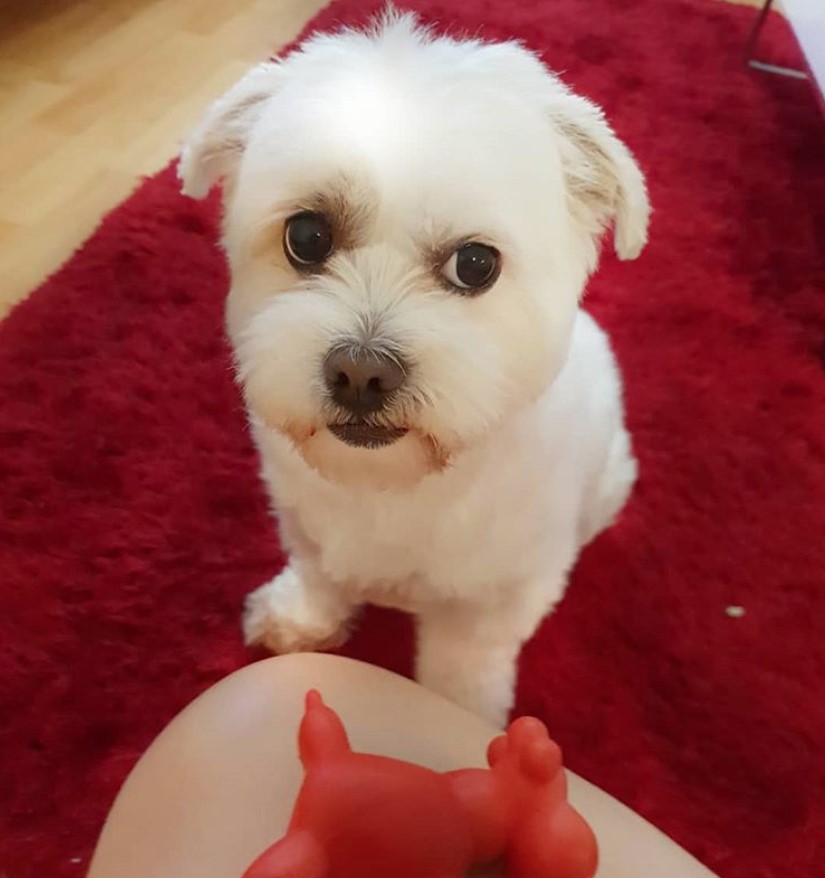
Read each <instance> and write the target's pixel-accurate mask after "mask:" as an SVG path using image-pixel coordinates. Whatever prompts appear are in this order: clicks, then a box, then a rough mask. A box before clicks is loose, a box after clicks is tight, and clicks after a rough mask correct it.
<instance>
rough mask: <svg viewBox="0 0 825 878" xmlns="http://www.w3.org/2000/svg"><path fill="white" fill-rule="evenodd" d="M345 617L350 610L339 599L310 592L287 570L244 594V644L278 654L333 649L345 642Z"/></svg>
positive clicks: (289, 569)
mask: <svg viewBox="0 0 825 878" xmlns="http://www.w3.org/2000/svg"><path fill="white" fill-rule="evenodd" d="M348 617H349V607H348V606H346V605H345V604H344V603H343V602H342V601H340V599H337V598H336V596H334V595H332V594H326V593H324V594H323V595H322V594H315V593H312V592H309V591H308V590H307V589H306V588H305V587H304V584H303V582H302V581H301V578H300V576H299V575H298V574H297V573H296V572H295V570H294V569H293V568H292V567H287V568H286V569H285V570H284V571H283V572H282V573H280V574H279V575H278V576H276V577H275V579H273V580H272V581H271V582H268V583H267V584H266V585H262V586H261V587H260V588H258V589H256V590H255V591H253V592H250V593H249V594H248V595H247V597H246V601H245V604H244V614H243V633H244V641H245V642H246V645H247V646H265V647H266V648H267V649H270V650H272V652H277V653H286V652H305V651H310V650H318V649H333V648H335V647H336V646H340V645H341V644H342V643H344V642H345V641H346V639H347V634H348V632H347V630H346V622H347V619H348Z"/></svg>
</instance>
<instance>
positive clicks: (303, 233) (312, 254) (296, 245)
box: [284, 210, 333, 268]
mask: <svg viewBox="0 0 825 878" xmlns="http://www.w3.org/2000/svg"><path fill="white" fill-rule="evenodd" d="M332 246H333V242H332V228H331V227H330V224H329V221H328V220H327V218H326V217H325V216H324V215H323V214H321V213H315V212H314V211H309V210H305V211H302V212H301V213H296V214H295V216H291V217H290V218H289V219H288V220H287V222H286V228H285V229H284V251H285V252H286V256H287V259H289V261H290V262H291V263H292V264H293V265H294V266H295V267H296V268H307V267H308V266H311V265H320V263H322V262H323V261H324V260H325V259H326V258H327V257H328V256H329V255H330V253H332Z"/></svg>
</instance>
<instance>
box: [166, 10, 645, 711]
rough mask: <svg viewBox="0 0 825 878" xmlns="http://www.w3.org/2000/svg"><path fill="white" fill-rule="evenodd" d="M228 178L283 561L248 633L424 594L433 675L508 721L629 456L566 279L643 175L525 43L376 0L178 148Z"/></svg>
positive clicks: (428, 678) (410, 605)
mask: <svg viewBox="0 0 825 878" xmlns="http://www.w3.org/2000/svg"><path fill="white" fill-rule="evenodd" d="M180 175H181V179H182V181H183V187H184V191H185V192H186V193H188V194H190V195H192V196H194V197H201V196H203V195H204V194H205V193H206V192H207V191H208V190H209V189H210V188H211V187H212V186H213V185H214V184H216V183H217V182H219V181H221V180H222V181H223V186H224V196H225V236H224V244H225V247H226V251H227V254H228V257H229V262H230V267H231V273H232V289H231V292H230V295H229V300H228V308H227V320H228V328H229V333H230V337H231V340H232V343H233V345H234V348H235V352H236V357H237V367H238V375H239V380H240V383H241V385H242V387H243V390H244V394H245V398H246V401H247V405H248V408H249V412H250V416H251V420H252V424H253V429H254V434H255V438H256V441H257V443H258V446H259V449H260V453H261V457H262V460H263V475H264V479H265V480H266V483H267V486H268V488H269V490H270V492H271V496H272V499H273V502H274V507H275V510H276V512H277V515H278V518H279V520H280V526H281V535H282V538H283V541H284V543H285V545H286V547H287V548H288V550H289V552H290V557H291V561H290V564H289V566H288V567H287V568H286V569H285V570H284V571H283V572H282V573H280V574H279V575H278V576H277V577H275V579H273V580H272V581H271V582H270V583H268V584H266V585H264V586H262V587H261V588H259V589H258V590H257V591H255V592H253V593H252V594H251V595H250V596H249V598H248V600H247V607H246V615H245V618H244V631H245V634H246V639H247V642H248V643H262V644H265V645H266V646H267V647H269V648H271V649H272V650H275V651H277V652H286V651H292V650H306V649H315V648H319V647H323V646H329V645H331V644H334V643H338V642H340V641H341V639H342V637H343V636H345V634H346V630H347V625H348V622H349V620H350V619H351V617H352V616H353V614H354V612H355V610H356V608H357V607H358V606H359V605H360V604H363V603H373V604H379V605H384V606H390V607H397V608H401V609H404V610H407V611H410V612H412V613H414V614H416V616H417V622H418V659H417V674H418V678H419V680H420V681H421V682H422V683H423V684H424V685H426V686H429V687H430V688H432V689H434V690H436V691H438V692H441V693H443V694H444V695H446V696H448V697H450V698H452V699H453V700H455V701H457V702H458V703H460V704H462V705H464V706H466V707H467V708H469V709H471V710H473V711H475V712H477V713H479V714H481V715H482V716H485V717H486V718H487V719H489V720H491V721H493V722H495V723H498V724H501V723H503V722H504V721H505V718H506V715H507V713H508V710H509V709H510V708H511V706H512V703H513V697H514V684H515V673H516V662H517V658H518V654H519V650H520V648H521V646H522V644H523V643H524V642H525V640H527V638H529V637H530V636H531V635H532V634H533V632H534V631H535V630H536V627H537V626H538V624H539V622H540V621H541V619H542V617H543V616H544V615H545V614H546V613H547V612H548V611H549V610H550V609H551V608H552V607H553V605H554V604H555V603H556V602H557V601H558V600H559V599H560V598H561V596H562V594H563V592H564V588H565V584H566V580H567V576H568V572H569V571H570V569H571V567H572V565H573V564H574V562H575V560H576V557H577V554H578V552H579V550H580V548H581V547H582V546H583V545H584V544H585V543H586V542H587V541H588V540H590V539H591V538H592V537H593V536H595V535H596V534H597V533H598V532H599V531H600V530H602V529H603V528H605V527H606V526H607V525H608V524H610V522H611V521H612V519H613V518H614V516H615V515H616V514H617V512H618V511H619V510H620V509H621V507H622V505H623V504H624V502H625V500H626V498H627V496H628V494H629V492H630V489H631V487H632V484H633V481H634V479H635V474H636V465H635V462H634V459H633V456H632V453H631V448H630V441H629V438H628V435H627V433H626V432H625V428H624V425H623V411H622V403H621V382H620V377H619V373H618V371H617V367H616V364H615V362H614V360H613V357H612V355H611V351H610V348H609V345H608V341H607V339H606V337H605V336H604V334H603V333H602V332H601V330H599V328H598V327H597V326H596V324H595V323H594V322H593V320H592V319H591V318H590V317H589V316H587V315H586V314H585V313H584V312H583V311H581V310H580V309H579V301H580V299H581V297H582V292H583V290H584V286H585V283H586V280H587V277H588V275H589V274H590V272H592V271H593V269H594V267H595V265H596V262H597V256H598V239H599V236H600V234H601V233H602V232H603V231H604V229H605V228H606V227H607V226H608V225H609V224H611V223H612V224H614V226H615V231H614V237H615V243H616V250H617V252H618V254H619V256H621V257H622V258H625V259H632V258H634V257H636V256H637V255H638V254H639V252H640V250H641V249H642V247H643V246H644V244H645V241H646V237H647V223H648V214H649V206H648V200H647V194H646V190H645V185H644V180H643V177H642V175H641V173H640V171H639V168H638V167H637V165H636V163H635V162H634V160H633V158H632V156H631V154H630V153H629V152H628V150H627V149H626V148H625V146H624V145H623V144H622V143H621V142H620V141H619V140H618V139H617V138H616V136H615V135H614V134H613V132H612V130H611V129H610V127H609V126H608V125H607V123H606V122H605V120H604V118H603V116H602V114H601V112H600V110H599V109H598V108H597V107H596V106H594V105H593V104H591V103H590V102H588V101H586V100H584V99H583V98H581V97H578V96H576V95H574V94H572V93H571V92H570V91H569V90H568V89H567V88H566V87H565V86H564V85H563V84H562V83H561V82H560V81H559V80H558V79H557V78H556V77H555V76H554V75H553V74H552V73H550V72H549V71H548V70H547V69H546V68H545V67H544V66H543V65H542V64H541V62H540V61H539V60H538V59H537V58H536V57H535V56H534V55H532V54H530V53H529V52H528V51H526V50H525V49H524V48H523V47H521V46H520V45H518V44H516V43H512V42H509V43H503V44H485V43H483V42H479V41H476V40H470V41H463V40H453V39H448V38H444V37H437V36H434V35H432V34H431V33H429V32H427V31H426V30H424V29H423V28H421V27H419V26H418V25H417V24H416V22H415V20H414V19H413V18H412V17H411V16H408V15H398V14H395V13H388V14H387V15H385V16H384V18H383V19H382V20H381V21H380V22H379V23H378V24H376V25H375V27H374V28H372V29H370V30H369V31H367V32H356V31H349V30H345V31H342V32H340V33H336V34H332V35H323V36H316V37H313V38H312V39H310V40H309V41H308V42H306V43H305V44H304V45H303V47H302V48H301V49H300V50H299V51H296V52H294V53H293V54H291V55H290V56H289V57H288V58H286V59H285V60H282V61H277V62H272V63H266V64H262V65H260V66H258V67H256V68H254V69H253V70H252V71H251V72H250V73H249V74H247V75H246V76H245V77H244V78H243V79H242V80H241V81H240V82H239V83H237V84H236V85H235V86H234V87H233V88H232V89H231V90H230V91H229V92H228V93H227V94H226V95H225V96H224V97H223V98H222V99H221V100H219V101H218V102H217V103H216V104H215V105H214V106H213V107H212V108H211V109H210V110H209V112H208V113H207V115H206V118H205V119H204V120H203V122H202V123H201V125H200V127H199V128H198V130H197V131H196V132H195V133H194V135H193V136H192V138H191V140H190V141H189V142H188V144H187V145H186V147H185V149H184V152H183V155H182V158H181V162H180Z"/></svg>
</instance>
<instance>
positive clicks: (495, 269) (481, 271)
mask: <svg viewBox="0 0 825 878" xmlns="http://www.w3.org/2000/svg"><path fill="white" fill-rule="evenodd" d="M500 268H501V254H500V253H499V252H498V250H496V249H495V247H489V246H487V244H478V243H476V242H474V241H471V242H469V243H467V244H462V245H461V246H460V247H459V248H458V249H457V250H456V251H455V252H454V253H453V255H452V256H451V257H450V258H449V259H448V260H447V261H446V262H445V263H444V267H443V268H442V269H441V273H442V274H443V275H444V277H445V278H446V279H447V280H448V281H449V282H450V283H451V284H452V285H453V286H454V287H456V288H457V290H458V291H459V292H463V293H464V294H465V295H470V296H471V295H473V294H475V293H479V292H482V291H483V290H486V289H487V288H488V287H490V286H492V285H493V284H494V283H495V281H496V279H497V278H498V274H499V270H500Z"/></svg>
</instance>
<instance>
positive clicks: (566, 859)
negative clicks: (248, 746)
mask: <svg viewBox="0 0 825 878" xmlns="http://www.w3.org/2000/svg"><path fill="white" fill-rule="evenodd" d="M298 742H299V749H300V754H301V762H302V763H303V766H304V772H305V777H304V783H303V786H302V787H301V790H300V792H299V794H298V799H297V801H296V803H295V809H294V811H293V814H292V820H291V822H290V824H289V829H288V830H287V833H286V835H285V836H284V837H283V838H282V839H281V840H280V841H278V842H276V843H275V844H273V845H272V846H271V847H270V848H268V849H267V850H266V851H265V852H264V853H263V854H262V855H261V856H260V857H259V858H258V859H257V860H255V862H254V863H253V864H252V865H251V866H250V867H249V868H248V869H247V871H246V873H245V875H244V878H463V876H464V875H465V873H466V872H467V870H468V869H469V868H470V867H471V866H472V865H474V864H480V863H485V862H488V861H490V860H494V859H496V858H498V857H501V856H503V857H504V858H505V859H506V863H507V874H508V876H510V878H592V876H593V875H594V874H595V872H596V865H597V860H598V855H597V848H596V840H595V838H594V836H593V833H592V831H591V829H590V827H589V826H588V825H587V823H585V821H584V819H583V818H582V817H581V816H580V815H579V814H578V813H577V812H576V811H574V810H573V808H572V807H571V806H570V805H569V804H568V802H567V783H566V779H565V776H564V771H563V770H562V762H561V751H560V750H559V748H558V746H557V745H556V744H554V743H553V741H551V740H550V738H549V737H548V735H547V729H546V728H545V727H544V725H543V724H542V723H541V722H540V721H539V720H537V719H529V718H523V719H519V720H516V721H515V722H514V723H513V724H512V725H511V726H510V728H509V730H508V732H507V734H506V735H501V736H500V737H498V738H496V739H495V740H494V741H493V742H492V743H491V744H490V748H489V751H488V754H487V758H488V761H489V763H490V768H489V770H487V769H480V768H469V769H463V770H461V771H452V772H449V773H447V774H439V773H437V772H435V771H430V770H429V769H426V768H421V767H420V766H417V765H412V764H410V763H408V762H401V761H399V760H396V759H386V758H384V757H381V756H370V755H366V754H360V753H353V752H352V750H351V749H350V745H349V740H348V739H347V733H346V730H345V729H344V726H343V724H342V722H341V720H340V719H339V717H338V715H337V714H336V713H335V712H334V711H333V710H331V709H330V708H329V707H327V706H326V705H325V704H324V702H323V701H322V700H321V696H320V695H319V694H318V693H317V692H315V691H312V692H310V693H309V694H308V695H307V700H306V712H305V713H304V719H303V721H302V723H301V730H300V733H299V736H298Z"/></svg>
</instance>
